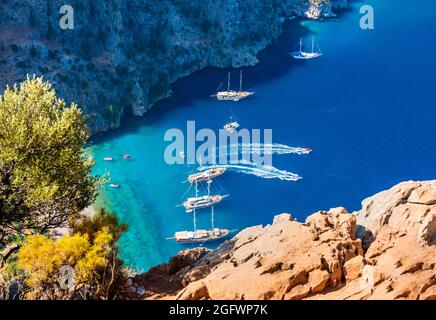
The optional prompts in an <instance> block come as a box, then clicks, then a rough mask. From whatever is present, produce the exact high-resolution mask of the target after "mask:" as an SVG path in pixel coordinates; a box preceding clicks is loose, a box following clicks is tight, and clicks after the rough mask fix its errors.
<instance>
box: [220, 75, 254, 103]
mask: <svg viewBox="0 0 436 320" xmlns="http://www.w3.org/2000/svg"><path fill="white" fill-rule="evenodd" d="M252 94H254V92H250V91H242V70H241V71H240V74H239V91H235V90H230V72H229V73H228V75H227V91H219V92H217V94H216V95H214V96H216V97H217V99H218V100H225V101H235V102H236V101H239V100H241V99H244V98H247V97H248V96H251V95H252Z"/></svg>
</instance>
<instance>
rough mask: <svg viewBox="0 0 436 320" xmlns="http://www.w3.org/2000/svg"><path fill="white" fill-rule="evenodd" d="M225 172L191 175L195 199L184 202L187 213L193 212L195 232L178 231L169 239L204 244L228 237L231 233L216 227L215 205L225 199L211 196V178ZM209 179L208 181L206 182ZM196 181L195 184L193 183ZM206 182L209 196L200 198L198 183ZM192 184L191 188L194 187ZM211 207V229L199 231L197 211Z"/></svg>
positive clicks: (214, 171)
mask: <svg viewBox="0 0 436 320" xmlns="http://www.w3.org/2000/svg"><path fill="white" fill-rule="evenodd" d="M224 171H225V170H218V171H217V170H214V169H213V170H207V171H205V172H203V173H202V175H199V174H195V175H190V176H189V178H188V181H190V182H191V183H192V184H193V185H194V186H195V197H194V198H188V200H187V201H185V202H184V204H183V205H184V207H185V209H186V211H187V212H192V213H193V214H192V217H193V223H194V230H193V231H178V232H176V233H175V234H174V237H171V238H168V239H174V240H176V241H177V242H179V243H204V242H210V241H215V240H219V239H222V238H224V237H226V236H227V235H228V234H229V233H230V232H231V231H230V230H227V229H220V228H216V227H215V221H214V220H215V213H214V204H216V203H218V202H220V201H221V200H222V199H223V198H224V197H226V196H221V195H214V196H211V195H210V193H211V192H210V186H211V184H212V180H211V177H216V176H218V175H221V174H223V173H224ZM204 179H207V180H204ZM192 181H194V182H192ZM201 181H206V184H207V195H206V196H201V197H199V196H198V183H199V182H201ZM192 184H191V186H192ZM206 207H211V229H209V230H206V229H197V216H196V215H197V209H200V208H206Z"/></svg>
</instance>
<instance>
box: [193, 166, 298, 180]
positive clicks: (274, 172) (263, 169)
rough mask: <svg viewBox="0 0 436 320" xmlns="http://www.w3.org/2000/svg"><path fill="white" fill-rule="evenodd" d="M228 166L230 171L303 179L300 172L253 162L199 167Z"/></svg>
mask: <svg viewBox="0 0 436 320" xmlns="http://www.w3.org/2000/svg"><path fill="white" fill-rule="evenodd" d="M216 168H226V169H227V170H229V171H235V172H238V173H245V174H251V175H255V176H258V177H261V178H264V179H280V180H285V181H297V180H300V179H303V177H301V176H299V175H298V174H295V173H292V172H288V171H286V170H280V169H277V168H275V167H273V166H271V165H262V164H257V163H252V162H246V161H241V162H239V163H238V164H214V165H205V166H201V167H199V168H198V170H200V171H205V170H210V169H216Z"/></svg>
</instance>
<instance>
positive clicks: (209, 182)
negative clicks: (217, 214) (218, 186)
mask: <svg viewBox="0 0 436 320" xmlns="http://www.w3.org/2000/svg"><path fill="white" fill-rule="evenodd" d="M211 183H212V180H208V181H207V195H208V196H209V195H210V185H211ZM211 224H212V229H213V228H214V212H213V206H212V208H211Z"/></svg>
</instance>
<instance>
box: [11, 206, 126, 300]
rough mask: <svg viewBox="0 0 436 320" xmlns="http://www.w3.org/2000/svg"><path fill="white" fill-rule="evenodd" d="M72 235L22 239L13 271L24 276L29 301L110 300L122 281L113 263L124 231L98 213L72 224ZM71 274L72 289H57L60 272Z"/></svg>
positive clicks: (117, 263)
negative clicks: (64, 268) (69, 269)
mask: <svg viewBox="0 0 436 320" xmlns="http://www.w3.org/2000/svg"><path fill="white" fill-rule="evenodd" d="M73 230H74V233H73V235H64V236H63V237H61V238H60V239H58V240H53V239H50V238H48V237H45V236H42V235H33V236H28V237H27V238H26V243H25V244H24V245H23V247H22V248H21V249H20V251H19V253H18V256H17V257H18V260H17V267H18V268H19V269H20V270H23V271H24V272H25V273H26V275H27V279H26V283H27V285H28V286H29V289H30V290H29V291H28V293H27V298H31V299H75V298H78V297H80V298H82V299H111V298H113V296H114V293H115V290H114V289H115V288H116V286H117V285H118V284H119V283H121V282H122V281H123V274H122V271H121V266H122V262H121V261H120V260H118V259H117V257H116V256H117V253H118V247H117V240H118V239H119V237H120V235H121V234H122V232H124V231H125V230H126V227H125V225H120V224H119V223H118V220H117V218H116V217H115V216H112V215H109V214H107V213H106V212H105V211H104V210H100V211H99V212H98V213H97V214H96V215H95V216H93V217H81V218H80V219H78V220H76V221H74V223H73ZM64 265H68V266H70V267H72V268H73V270H74V279H73V283H71V285H72V287H71V288H69V289H68V290H65V289H62V288H61V287H60V285H59V280H60V268H61V266H64Z"/></svg>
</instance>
